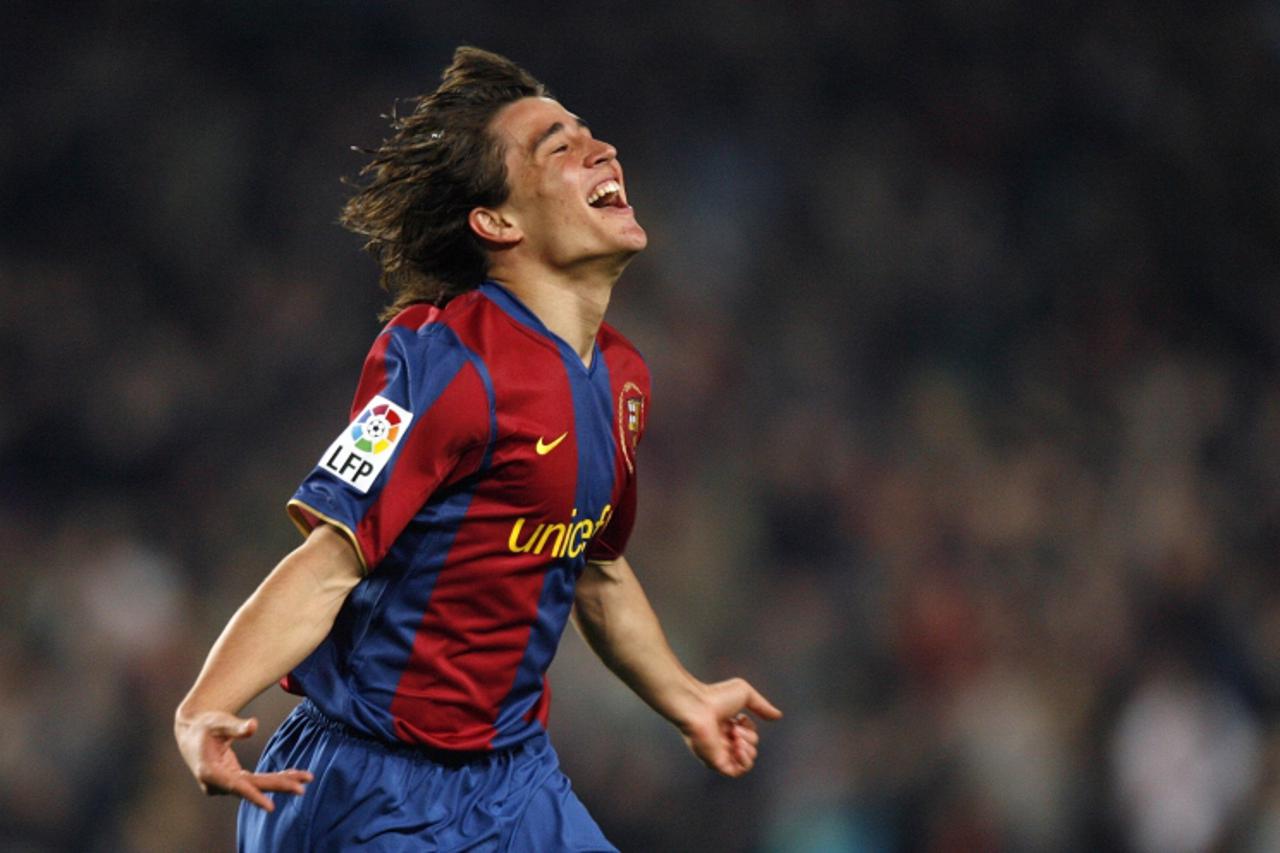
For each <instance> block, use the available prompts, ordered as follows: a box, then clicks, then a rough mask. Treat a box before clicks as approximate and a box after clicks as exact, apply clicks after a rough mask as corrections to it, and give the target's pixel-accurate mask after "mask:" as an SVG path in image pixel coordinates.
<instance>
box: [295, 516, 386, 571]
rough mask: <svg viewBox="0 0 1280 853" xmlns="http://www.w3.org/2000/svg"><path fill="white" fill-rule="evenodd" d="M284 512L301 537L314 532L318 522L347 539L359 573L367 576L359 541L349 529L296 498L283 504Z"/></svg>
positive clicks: (367, 567)
mask: <svg viewBox="0 0 1280 853" xmlns="http://www.w3.org/2000/svg"><path fill="white" fill-rule="evenodd" d="M285 511H286V512H288V513H289V519H290V520H291V521H292V522H293V523H294V526H296V527H297V528H298V531H299V532H300V533H302V535H303V536H307V535H309V534H310V533H311V531H312V530H315V528H316V524H318V523H320V522H323V523H325V524H328V525H331V526H332V527H334V528H335V529H336V530H337V531H338V532H339V533H341V534H342V535H343V536H345V537H347V540H348V541H349V542H350V543H351V547H352V548H354V549H355V552H356V557H357V558H358V559H359V560H360V571H361V573H362V574H365V575H367V574H369V564H368V562H366V560H365V556H364V550H363V549H362V548H361V547H360V540H359V539H357V538H356V534H355V532H354V531H353V530H352V529H351V528H350V527H348V526H347V525H345V524H343V523H342V522H341V521H338V520H337V519H336V518H334V517H332V516H329V515H325V514H324V513H323V512H320V510H318V509H316V508H315V507H313V506H311V504H309V503H307V502H306V501H300V500H298V499H297V498H292V499H291V500H290V501H289V502H288V503H287V504H285Z"/></svg>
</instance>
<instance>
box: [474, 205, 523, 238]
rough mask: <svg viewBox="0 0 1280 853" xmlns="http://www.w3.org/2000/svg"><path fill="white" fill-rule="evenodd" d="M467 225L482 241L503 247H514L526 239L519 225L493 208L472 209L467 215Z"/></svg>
mask: <svg viewBox="0 0 1280 853" xmlns="http://www.w3.org/2000/svg"><path fill="white" fill-rule="evenodd" d="M467 224H468V225H470V226H471V230H472V231H473V232H474V233H475V235H476V236H477V237H479V238H480V239H481V240H484V241H485V242H486V243H493V244H495V245H497V246H501V247H506V246H514V245H515V244H516V243H519V242H520V241H521V240H522V239H523V238H524V234H523V233H522V232H521V231H520V226H519V225H516V224H515V223H514V222H512V221H511V220H510V219H509V218H508V217H507V216H506V215H504V214H503V213H502V211H500V210H495V209H493V208H491V207H475V208H472V209H471V213H469V214H467Z"/></svg>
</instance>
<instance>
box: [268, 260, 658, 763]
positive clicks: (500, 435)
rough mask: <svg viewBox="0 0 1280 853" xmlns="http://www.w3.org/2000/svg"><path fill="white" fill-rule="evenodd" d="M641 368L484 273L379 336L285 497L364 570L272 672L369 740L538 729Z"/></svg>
mask: <svg viewBox="0 0 1280 853" xmlns="http://www.w3.org/2000/svg"><path fill="white" fill-rule="evenodd" d="M648 396H649V373H648V369H647V368H646V366H645V364H644V361H643V359H642V358H641V356H640V354H639V353H638V352H637V351H636V350H635V348H634V347H632V346H631V344H630V343H629V342H628V341H627V340H626V339H625V338H623V337H622V336H621V335H619V334H618V333H617V332H616V331H614V330H613V329H612V328H611V327H610V326H608V325H607V324H605V325H602V326H601V328H600V332H599V334H598V335H597V337H596V342H595V347H594V351H593V352H592V355H591V361H590V364H589V365H584V364H583V362H582V359H581V358H579V356H578V355H577V353H576V352H575V351H574V350H573V348H572V347H570V346H569V345H568V344H567V343H566V342H565V341H564V340H563V339H561V338H559V337H558V336H557V335H555V334H554V333H552V332H551V331H550V330H549V329H548V328H547V327H546V326H545V325H543V324H542V322H541V321H540V320H538V318H537V317H536V316H535V315H534V314H533V313H532V312H531V311H530V310H529V309H528V308H526V307H525V306H524V305H523V304H521V303H520V301H519V300H517V299H516V298H515V296H513V295H512V294H511V293H510V292H508V291H507V290H505V289H504V288H503V287H501V286H500V285H498V284H496V283H494V282H485V283H484V284H483V285H481V286H480V287H479V289H477V290H475V291H471V292H469V293H467V294H464V295H462V296H458V297H455V298H454V299H452V300H451V301H450V302H449V303H448V304H447V305H446V306H445V307H444V308H443V309H440V308H436V307H434V306H429V305H415V306H411V307H409V308H407V309H405V310H404V311H402V312H401V313H400V314H398V315H397V316H396V317H395V318H394V319H393V320H392V321H391V322H390V323H389V324H388V325H387V327H386V328H385V329H384V330H383V331H382V333H381V334H380V335H379V336H378V338H377V340H376V341H375V342H374V344H373V347H372V349H371V350H370V352H369V355H368V357H367V359H366V360H365V364H364V369H363V372H362V374H361V377H360V382H359V386H358V388H357V390H356V395H355V400H354V403H353V405H352V410H351V415H352V420H351V423H350V424H349V425H348V426H347V427H346V428H345V429H344V430H343V432H342V433H341V434H340V435H339V436H338V438H337V439H336V440H335V441H334V442H333V444H331V445H330V446H329V447H328V448H327V449H326V450H325V452H324V454H323V455H322V456H321V458H320V461H319V464H317V466H316V467H315V469H314V470H313V471H312V472H311V474H310V475H309V476H308V477H307V478H306V479H305V480H304V481H303V483H302V485H301V486H300V487H299V488H298V490H297V492H296V493H295V494H294V496H293V498H292V500H290V501H289V505H288V506H289V514H290V516H291V517H292V518H293V520H294V522H295V523H296V524H297V525H298V526H299V528H300V529H302V530H303V531H304V532H306V531H309V530H310V529H312V528H313V527H314V526H315V525H317V524H319V523H322V522H327V523H329V524H332V525H333V526H335V527H336V528H338V529H339V530H340V531H342V532H343V533H344V534H345V535H346V536H347V537H348V538H349V539H350V540H351V541H352V543H353V544H354V545H355V548H356V551H357V553H358V555H359V557H360V561H361V563H362V564H363V566H364V568H365V570H366V575H365V577H364V579H363V580H362V581H361V582H360V583H359V584H357V585H356V586H355V588H354V589H353V590H352V592H351V594H350V595H349V596H348V598H347V600H346V602H345V603H344V604H343V606H342V609H341V610H340V612H339V614H338V616H337V619H336V620H335V623H334V626H333V629H332V630H331V631H330V633H329V635H328V637H327V638H326V639H325V640H324V641H323V642H322V643H321V644H320V645H319V646H318V647H317V648H316V650H315V651H314V652H313V653H312V654H311V655H310V656H309V657H308V658H307V659H306V660H304V661H303V662H302V663H301V664H299V665H298V666H297V667H296V668H295V669H294V670H293V672H291V673H290V674H289V676H288V677H287V678H286V679H285V686H286V688H287V689H289V690H291V691H293V692H296V693H300V694H303V695H306V696H307V697H308V698H310V699H311V700H312V701H313V702H314V703H315V704H316V705H317V706H319V708H320V710H321V711H323V712H324V713H325V714H327V715H329V716H330V717H333V718H334V719H337V720H340V721H342V722H344V723H346V724H347V725H349V726H351V727H353V728H355V729H356V730H358V731H361V732H363V733H365V734H368V735H370V736H372V737H376V738H381V739H384V740H388V741H396V742H408V743H416V744H424V745H427V746H430V747H433V748H439V749H454V750H483V749H494V748H503V747H507V746H511V745H513V744H516V743H519V742H520V741H522V740H524V739H525V738H527V737H530V736H532V735H533V734H535V733H536V732H538V731H541V730H542V729H543V728H544V727H545V725H546V720H547V711H548V703H549V699H550V692H549V689H548V686H547V681H546V670H547V667H548V666H549V665H550V664H551V659H552V657H553V656H554V654H555V650H556V647H557V645H558V644H559V641H560V636H561V634H562V633H563V631H564V628H565V625H566V623H567V621H568V617H569V611H570V608H571V607H572V604H573V594H574V585H575V582H576V580H577V578H578V576H579V574H580V573H581V572H582V570H583V568H584V566H585V565H586V561H587V560H591V559H611V558H614V557H618V556H620V555H621V554H622V552H623V549H624V547H625V546H626V543H627V537H628V536H629V534H630V531H631V526H632V521H633V518H634V513H635V500H636V478H635V452H636V445H637V443H638V442H639V439H640V436H641V435H642V433H643V432H644V423H645V414H646V412H645V408H646V404H647V401H648Z"/></svg>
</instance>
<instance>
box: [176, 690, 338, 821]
mask: <svg viewBox="0 0 1280 853" xmlns="http://www.w3.org/2000/svg"><path fill="white" fill-rule="evenodd" d="M173 728H174V736H175V737H176V738H177V739H178V749H179V751H181V752H182V757H183V759H184V760H185V761H186V762H187V767H189V768H190V769H191V773H192V774H193V775H194V776H195V777H196V781H197V782H199V783H200V790H202V791H204V792H205V793H206V794H208V795H209V796H215V795H218V794H235V795H236V796H238V797H243V798H244V799H246V800H248V801H249V802H251V803H253V804H254V805H255V806H257V807H259V808H261V809H265V810H267V811H275V804H274V803H272V802H271V800H270V798H268V797H267V795H266V794H264V793H263V791H281V792H284V793H288V794H301V793H303V791H304V790H305V788H304V787H303V785H304V784H305V783H307V782H310V781H311V780H312V779H313V778H315V777H314V776H313V775H312V774H311V773H310V772H308V771H306V770H281V771H280V772H278V773H250V772H249V771H248V770H245V769H244V768H243V767H241V766H240V759H238V758H236V753H235V750H233V749H232V748H231V742H232V741H234V740H237V739H242V738H247V737H250V736H252V735H253V733H254V732H255V731H257V730H258V721H257V719H256V718H250V719H248V720H243V719H241V718H239V717H236V716H234V715H232V714H228V713H226V712H225V711H205V712H204V713H201V714H197V715H195V716H194V717H191V718H189V719H186V718H183V717H181V716H179V717H178V719H177V720H176V721H175V722H174V727H173Z"/></svg>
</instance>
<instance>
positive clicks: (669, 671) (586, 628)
mask: <svg viewBox="0 0 1280 853" xmlns="http://www.w3.org/2000/svg"><path fill="white" fill-rule="evenodd" d="M574 624H575V625H576V626H577V628H578V631H579V633H580V634H581V635H582V637H583V639H585V640H586V641H587V644H588V645H590V646H591V648H592V650H593V651H594V652H595V653H596V654H597V655H598V656H599V657H600V659H601V660H602V661H603V662H604V664H605V665H606V666H607V667H609V669H610V670H611V671H612V672H613V673H614V674H615V675H617V676H618V677H619V678H620V679H622V681H623V682H624V683H625V684H626V685H627V686H628V687H630V688H631V690H632V691H634V692H635V693H636V695H638V696H639V697H640V698H641V699H643V700H644V701H645V702H646V703H647V704H648V705H649V706H650V707H651V708H653V709H654V710H655V711H657V712H658V713H659V714H661V715H662V716H664V717H666V718H667V719H668V720H670V721H671V722H672V723H674V724H676V725H677V726H679V727H681V728H684V726H685V725H686V723H687V721H688V719H689V717H690V716H691V714H692V713H693V711H694V709H695V708H697V707H698V705H699V703H700V702H702V701H704V697H703V693H704V690H705V685H703V684H702V682H700V681H699V680H698V679H696V678H694V677H693V676H692V675H690V674H689V672H688V671H687V670H686V669H685V668H684V666H683V665H681V663H680V661H679V659H678V658H677V657H676V655H675V652H674V651H672V649H671V646H670V644H669V643H668V642H667V638H666V635H665V634H664V633H663V631H662V626H661V624H660V623H659V621H658V617H657V614H655V613H654V611H653V608H652V607H651V606H650V605H649V599H648V597H647V596H645V594H644V589H643V588H642V587H641V586H640V582H639V580H638V579H637V578H636V576H635V573H634V572H633V571H632V570H631V566H630V565H629V564H628V563H627V561H626V559H625V558H619V559H618V560H614V561H610V562H608V563H593V564H591V565H590V566H589V567H588V569H587V571H585V572H584V573H583V575H582V577H581V578H580V579H579V581H578V589H577V595H576V600H575V606H574Z"/></svg>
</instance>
